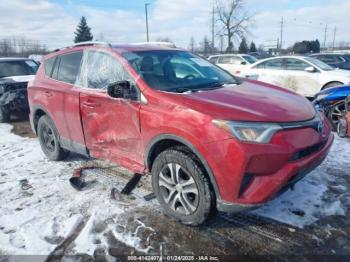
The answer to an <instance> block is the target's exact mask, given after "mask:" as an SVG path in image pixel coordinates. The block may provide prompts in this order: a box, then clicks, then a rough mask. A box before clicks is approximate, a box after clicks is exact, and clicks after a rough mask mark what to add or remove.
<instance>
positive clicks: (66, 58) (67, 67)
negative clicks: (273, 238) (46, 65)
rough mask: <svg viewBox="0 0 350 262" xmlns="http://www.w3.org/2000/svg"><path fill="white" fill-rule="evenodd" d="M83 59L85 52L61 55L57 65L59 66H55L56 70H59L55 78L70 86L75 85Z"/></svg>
mask: <svg viewBox="0 0 350 262" xmlns="http://www.w3.org/2000/svg"><path fill="white" fill-rule="evenodd" d="M82 57H83V52H74V53H69V54H66V55H61V56H60V62H59V64H58V63H56V64H57V65H56V66H55V68H56V67H57V68H58V69H57V76H55V78H57V80H59V81H62V82H65V83H68V84H74V83H75V81H76V79H77V76H78V73H79V70H80V63H81V59H82Z"/></svg>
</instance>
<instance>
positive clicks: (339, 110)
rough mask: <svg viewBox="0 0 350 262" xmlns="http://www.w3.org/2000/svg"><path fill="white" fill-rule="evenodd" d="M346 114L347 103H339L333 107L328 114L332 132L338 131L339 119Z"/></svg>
mask: <svg viewBox="0 0 350 262" xmlns="http://www.w3.org/2000/svg"><path fill="white" fill-rule="evenodd" d="M344 112H345V101H344V100H342V101H339V102H337V103H336V104H334V105H332V106H331V108H330V109H329V111H328V113H327V118H328V120H329V122H330V123H331V126H332V130H333V131H337V128H338V123H339V119H340V118H341V117H342V114H343V113H344Z"/></svg>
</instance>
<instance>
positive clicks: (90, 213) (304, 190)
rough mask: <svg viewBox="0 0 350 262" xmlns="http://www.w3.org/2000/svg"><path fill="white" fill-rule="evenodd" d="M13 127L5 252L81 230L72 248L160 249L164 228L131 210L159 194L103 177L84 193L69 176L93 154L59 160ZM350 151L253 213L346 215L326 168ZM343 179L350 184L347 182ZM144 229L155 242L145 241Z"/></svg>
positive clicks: (1, 249) (42, 247)
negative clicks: (127, 194)
mask: <svg viewBox="0 0 350 262" xmlns="http://www.w3.org/2000/svg"><path fill="white" fill-rule="evenodd" d="M11 128H12V127H11V126H10V125H7V124H0V199H1V203H0V254H43V255H48V254H50V253H51V252H53V251H54V250H55V249H57V248H58V247H59V246H62V245H64V243H65V240H66V239H67V238H70V237H72V236H73V235H74V234H76V235H77V236H76V239H75V240H74V242H73V244H71V245H70V246H69V247H68V249H70V253H71V254H77V253H85V254H91V255H92V254H93V253H94V252H95V251H96V248H98V247H101V246H102V247H106V246H108V245H109V244H110V242H111V241H112V242H113V241H114V242H118V243H119V242H120V243H123V244H124V245H125V246H126V247H132V248H133V249H134V250H136V251H138V252H141V253H147V252H148V251H150V250H152V248H153V247H151V246H150V244H149V239H150V238H151V237H152V235H154V234H155V232H156V230H157V229H156V228H155V227H154V228H151V227H149V226H147V225H146V224H144V222H142V219H138V218H137V217H135V216H129V215H130V214H133V212H134V210H136V209H140V208H141V209H142V208H144V206H146V209H148V210H150V209H151V208H152V207H153V208H155V209H158V205H157V204H156V203H155V202H154V201H152V202H150V203H146V202H144V201H143V200H142V198H141V197H139V198H137V197H136V199H134V200H130V201H131V204H130V201H129V202H128V201H127V202H123V201H122V202H121V201H115V200H112V199H111V198H110V197H109V194H110V188H109V187H108V186H106V184H105V183H102V182H101V180H103V179H101V178H99V179H98V181H99V182H97V181H95V180H92V181H90V182H91V183H92V184H93V186H92V187H91V188H89V189H88V190H83V191H81V192H77V191H76V190H74V189H73V188H72V187H71V186H70V184H69V182H68V179H69V178H70V176H71V174H72V170H73V169H74V167H75V166H79V165H80V164H81V163H83V162H84V161H86V160H83V159H82V158H79V157H74V156H72V157H70V158H69V159H68V160H66V161H65V162H51V161H49V160H47V159H46V158H45V157H44V155H43V153H42V151H41V149H40V145H39V142H38V141H37V139H29V138H22V137H19V136H16V135H14V134H11V133H10V132H11ZM349 155H350V143H349V140H348V141H346V140H343V139H342V140H341V139H339V138H337V139H336V142H335V145H334V146H333V149H332V151H331V154H330V155H329V157H328V158H327V159H326V161H325V162H324V163H323V164H322V165H321V166H320V167H319V168H318V169H317V170H315V171H314V172H312V173H311V174H309V175H308V176H307V177H306V178H305V179H303V180H302V181H300V182H299V183H298V184H297V185H296V186H295V189H294V190H293V191H288V192H286V193H285V194H284V195H282V196H280V197H278V198H277V199H275V200H274V201H272V202H270V203H269V204H267V205H266V206H264V207H262V208H260V209H258V210H256V211H253V212H254V213H255V214H258V215H260V216H265V217H269V218H272V219H275V220H277V221H280V222H283V223H287V224H290V225H291V226H295V227H300V228H302V227H303V226H305V225H309V224H312V223H314V222H315V221H317V220H318V219H320V218H322V217H325V216H331V215H334V214H337V215H344V214H345V212H346V210H345V208H344V207H343V205H342V203H341V201H340V200H339V199H340V198H339V199H337V198H330V197H327V191H328V188H329V184H330V183H332V184H333V185H334V184H336V181H337V179H338V178H337V177H336V176H334V175H330V174H328V173H327V172H328V171H327V170H328V168H326V167H327V165H334V166H336V167H339V168H341V169H346V168H349V167H350V158H349ZM94 179H96V180H97V177H95V178H94ZM100 182H101V183H100ZM335 186H337V187H338V189H339V190H340V191H344V188H342V187H341V185H337V184H336V185H335ZM162 219H163V218H162ZM159 223H163V222H162V221H161V219H160V221H159ZM172 223H175V222H172ZM141 231H142V234H146V239H147V241H141V238H140V237H139V235H140V232H141Z"/></svg>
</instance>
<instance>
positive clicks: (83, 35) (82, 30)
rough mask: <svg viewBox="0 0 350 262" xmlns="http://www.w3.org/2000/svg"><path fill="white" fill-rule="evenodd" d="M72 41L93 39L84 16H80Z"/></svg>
mask: <svg viewBox="0 0 350 262" xmlns="http://www.w3.org/2000/svg"><path fill="white" fill-rule="evenodd" d="M74 34H75V38H74V43H79V42H84V41H91V40H92V39H93V36H92V33H91V28H90V27H89V26H88V24H87V22H86V18H85V17H84V16H82V17H81V19H80V22H79V24H78V26H77V29H76V31H75V33H74Z"/></svg>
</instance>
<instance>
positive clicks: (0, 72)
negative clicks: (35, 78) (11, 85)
mask: <svg viewBox="0 0 350 262" xmlns="http://www.w3.org/2000/svg"><path fill="white" fill-rule="evenodd" d="M37 70H38V64H37V63H35V62H34V61H32V60H13V61H11V60H8V61H6V60H5V61H0V78H2V77H9V76H23V75H35V74H36V71H37Z"/></svg>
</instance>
